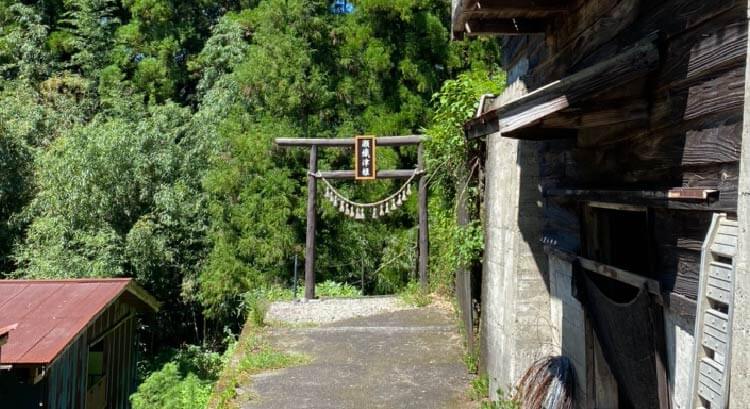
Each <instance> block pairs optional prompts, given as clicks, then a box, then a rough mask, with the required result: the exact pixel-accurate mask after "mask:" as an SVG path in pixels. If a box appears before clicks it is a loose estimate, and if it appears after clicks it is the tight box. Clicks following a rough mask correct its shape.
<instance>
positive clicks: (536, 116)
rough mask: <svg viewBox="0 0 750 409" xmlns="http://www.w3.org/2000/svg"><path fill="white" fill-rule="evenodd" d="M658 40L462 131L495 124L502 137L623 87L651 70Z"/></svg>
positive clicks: (474, 121) (486, 116)
mask: <svg viewBox="0 0 750 409" xmlns="http://www.w3.org/2000/svg"><path fill="white" fill-rule="evenodd" d="M657 38H658V36H657V35H656V34H654V35H652V36H649V37H648V38H646V39H644V40H643V41H641V42H640V43H638V44H636V45H635V46H633V47H632V48H630V49H628V50H627V51H625V52H623V53H621V54H620V55H618V56H616V57H614V58H611V59H608V60H606V61H604V62H602V63H599V64H596V65H594V66H591V67H588V68H585V69H583V70H581V71H579V72H577V73H575V74H573V75H571V76H569V77H566V78H564V79H562V80H559V81H555V82H553V83H550V84H548V85H546V86H544V87H541V88H539V89H537V90H535V91H534V92H531V93H529V94H526V95H524V96H522V97H520V98H518V99H516V100H513V101H510V102H508V103H507V104H505V105H503V106H501V107H500V108H497V109H494V110H492V111H489V112H487V113H484V114H483V115H481V116H479V117H477V118H474V119H472V120H470V121H468V122H467V123H466V124H465V125H464V129H465V130H467V135H468V134H473V135H476V134H477V133H476V132H471V128H473V127H475V126H479V127H480V128H486V127H487V125H486V123H488V122H491V121H497V122H498V131H499V132H501V133H503V134H506V133H509V132H512V131H515V130H518V129H521V128H524V127H528V126H529V125H530V124H532V123H534V122H535V121H538V120H541V119H544V118H545V117H548V116H550V115H552V114H555V113H558V112H561V111H563V110H566V109H569V108H571V107H576V106H580V105H581V104H583V103H585V102H587V101H590V100H591V99H593V98H594V97H596V96H597V95H599V94H601V93H602V92H604V91H607V90H609V89H612V88H614V87H617V86H621V85H624V84H627V83H629V82H631V81H633V80H635V79H638V78H640V77H643V76H645V75H646V74H648V73H649V72H651V71H653V70H655V69H656V68H657V66H658V62H659V50H658V47H657V46H656V44H655V41H656V39H657Z"/></svg>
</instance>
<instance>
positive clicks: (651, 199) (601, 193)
mask: <svg viewBox="0 0 750 409" xmlns="http://www.w3.org/2000/svg"><path fill="white" fill-rule="evenodd" d="M716 193H720V192H719V191H718V189H717V188H711V187H707V188H706V187H698V188H673V189H664V190H593V189H565V188H552V189H546V190H545V191H544V196H545V197H552V198H561V199H572V200H578V201H586V202H600V203H624V204H632V205H637V206H646V207H655V208H664V209H675V210H697V211H718V210H726V209H724V208H722V203H721V202H720V201H718V200H714V199H712V197H713V196H715V195H716ZM702 197H705V198H706V199H705V200H704V199H701V198H702Z"/></svg>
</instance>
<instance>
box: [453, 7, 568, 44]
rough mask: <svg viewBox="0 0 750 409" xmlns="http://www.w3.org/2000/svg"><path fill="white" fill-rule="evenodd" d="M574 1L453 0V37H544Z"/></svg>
mask: <svg viewBox="0 0 750 409" xmlns="http://www.w3.org/2000/svg"><path fill="white" fill-rule="evenodd" d="M572 3H574V2H573V1H571V0H453V1H452V24H451V25H452V26H453V37H454V38H458V39H460V38H462V37H463V36H464V35H469V36H477V35H519V34H533V33H544V32H545V31H546V28H547V25H548V22H549V21H550V19H551V18H553V17H555V16H558V15H561V14H565V13H568V12H569V11H570V9H571V4H572Z"/></svg>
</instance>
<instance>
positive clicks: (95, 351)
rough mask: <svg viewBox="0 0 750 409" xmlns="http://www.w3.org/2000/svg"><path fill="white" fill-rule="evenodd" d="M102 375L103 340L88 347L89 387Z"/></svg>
mask: <svg viewBox="0 0 750 409" xmlns="http://www.w3.org/2000/svg"><path fill="white" fill-rule="evenodd" d="M103 377H104V342H102V341H99V342H97V343H96V344H94V345H91V346H90V347H89V358H88V384H87V389H91V387H92V386H94V385H96V383H97V382H99V380H100V379H102V378H103Z"/></svg>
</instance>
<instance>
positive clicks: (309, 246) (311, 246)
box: [305, 139, 354, 300]
mask: <svg viewBox="0 0 750 409" xmlns="http://www.w3.org/2000/svg"><path fill="white" fill-rule="evenodd" d="M351 141H352V144H353V143H354V140H353V139H352V140H351ZM308 170H309V172H310V173H312V174H314V173H316V172H317V171H318V145H312V146H311V147H310V164H309V168H308ZM317 193H318V181H317V179H316V178H315V177H314V176H312V175H308V177H307V228H306V231H305V299H308V300H312V299H314V298H315V224H316V219H317V203H316V201H317V198H318V194H317Z"/></svg>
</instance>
